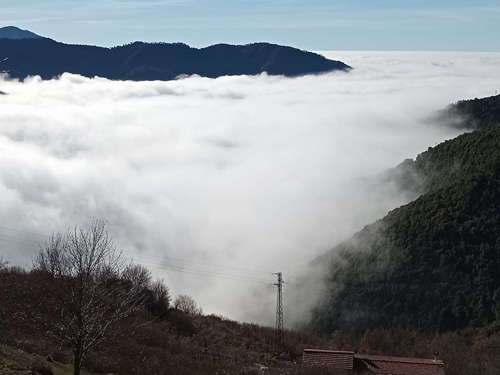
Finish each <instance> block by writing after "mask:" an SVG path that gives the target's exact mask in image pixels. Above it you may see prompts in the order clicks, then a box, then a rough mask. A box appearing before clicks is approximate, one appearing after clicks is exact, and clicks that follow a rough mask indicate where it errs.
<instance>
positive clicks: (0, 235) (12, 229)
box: [0, 226, 305, 286]
mask: <svg viewBox="0 0 500 375" xmlns="http://www.w3.org/2000/svg"><path fill="white" fill-rule="evenodd" d="M0 229H5V230H9V231H13V232H17V233H23V234H29V235H33V236H39V237H44V238H51V236H48V235H45V234H41V233H35V232H29V231H24V230H19V229H14V228H10V227H6V226H0ZM0 237H7V238H9V239H15V240H18V241H19V242H15V241H11V240H7V239H2V238H0V240H2V241H4V242H10V243H15V244H19V245H22V246H29V247H33V248H38V247H39V246H35V245H32V244H27V243H23V242H21V241H29V242H32V243H34V244H38V245H39V242H38V241H35V240H30V239H23V238H18V237H13V236H8V235H5V234H0ZM123 253H126V254H135V255H140V256H145V257H151V258H156V259H165V260H171V261H176V262H182V263H187V264H195V265H201V266H209V267H216V268H221V269H228V270H236V271H244V272H253V273H259V274H264V275H271V274H273V273H272V272H266V271H262V270H254V269H248V268H242V267H233V266H227V265H220V264H214V263H205V262H197V261H192V260H187V259H181V258H173V257H168V256H163V255H151V254H144V253H138V252H133V251H123ZM145 263H148V262H147V261H145ZM149 265H150V266H152V263H149ZM154 266H156V264H154ZM167 267H169V269H170V270H172V271H175V272H181V271H179V269H183V270H187V271H190V272H191V271H196V272H205V273H207V272H210V271H204V270H196V269H189V268H182V267H176V266H170V265H169V266H167ZM172 267H176V268H178V269H177V270H175V269H172ZM155 268H161V267H155ZM186 273H188V272H186ZM191 273H192V272H191ZM210 273H211V274H212V275H219V276H225V277H227V276H229V277H236V278H241V276H239V275H231V274H223V273H216V272H210ZM211 277H213V276H211ZM287 277H288V278H293V279H296V280H305V279H303V278H300V277H295V276H291V275H288V274H287ZM243 278H245V279H246V280H252V281H253V282H265V283H268V282H267V281H264V280H262V279H255V278H251V277H246V276H243ZM294 285H297V284H294ZM299 286H300V285H299Z"/></svg>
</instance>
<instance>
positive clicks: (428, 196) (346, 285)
mask: <svg viewBox="0 0 500 375" xmlns="http://www.w3.org/2000/svg"><path fill="white" fill-rule="evenodd" d="M490 100H493V99H490ZM495 100H496V99H495ZM481 103H485V102H481ZM467 105H468V104H457V108H465V107H463V106H467ZM474 113H476V112H474ZM480 113H481V114H484V113H493V110H491V111H482V112H480ZM475 116H479V115H477V114H476V115H475ZM486 116H487V115H485V118H486ZM477 118H479V117H477ZM485 121H486V120H485ZM483 127H485V126H484V125H483ZM398 175H399V176H400V178H401V180H402V181H405V183H406V185H408V186H411V185H414V184H418V186H419V189H421V191H422V192H424V194H423V195H421V196H420V197H419V198H418V199H416V200H415V201H413V202H411V203H409V204H407V205H405V206H403V207H400V208H398V209H395V210H393V211H392V212H390V213H389V214H388V215H387V216H386V217H385V218H383V219H382V220H379V221H378V222H376V223H374V224H372V225H369V226H367V227H365V228H364V229H363V230H361V231H360V232H358V233H357V234H355V235H354V236H353V237H352V238H351V239H350V240H348V241H346V242H344V243H342V244H340V245H338V246H336V247H335V248H334V249H332V250H331V251H330V252H329V254H327V255H325V256H324V257H323V258H322V259H321V260H320V261H321V262H325V261H328V262H329V263H330V267H329V271H328V277H327V280H326V283H327V285H328V290H329V297H328V298H327V299H325V300H324V301H323V302H322V303H321V305H320V306H318V307H317V309H316V310H315V315H314V321H313V324H314V326H315V327H316V329H317V330H318V331H319V332H321V333H323V334H325V335H327V334H331V332H333V331H335V330H337V329H342V330H345V331H357V332H363V331H364V330H366V329H368V328H376V327H385V328H394V327H405V328H410V329H418V330H423V331H434V332H435V331H450V330H457V329H461V328H467V327H485V326H489V325H490V326H491V325H495V324H496V323H497V322H498V321H500V272H499V271H498V270H499V269H500V127H491V128H488V129H487V130H484V131H478V132H473V133H469V134H464V135H462V136H460V137H458V138H456V139H454V140H450V141H447V142H444V143H443V144H440V145H438V146H436V147H434V148H429V149H428V150H427V151H426V152H424V153H423V154H421V155H419V156H418V157H417V159H416V160H415V161H410V160H407V161H405V163H403V164H402V165H400V166H399V167H398Z"/></svg>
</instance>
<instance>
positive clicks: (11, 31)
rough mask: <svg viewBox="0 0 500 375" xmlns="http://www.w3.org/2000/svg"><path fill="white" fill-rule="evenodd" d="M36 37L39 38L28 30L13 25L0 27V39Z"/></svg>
mask: <svg viewBox="0 0 500 375" xmlns="http://www.w3.org/2000/svg"><path fill="white" fill-rule="evenodd" d="M4 38H5V39H37V38H41V36H40V35H36V34H35V33H32V32H31V31H28V30H21V29H20V28H18V27H15V26H6V27H0V39H4Z"/></svg>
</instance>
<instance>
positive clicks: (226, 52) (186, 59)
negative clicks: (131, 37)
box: [0, 38, 350, 81]
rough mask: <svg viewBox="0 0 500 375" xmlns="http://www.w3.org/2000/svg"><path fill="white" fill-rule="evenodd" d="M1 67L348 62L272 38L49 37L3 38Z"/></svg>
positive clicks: (217, 68)
mask: <svg viewBox="0 0 500 375" xmlns="http://www.w3.org/2000/svg"><path fill="white" fill-rule="evenodd" d="M4 58H8V60H6V61H3V62H1V63H0V71H7V72H8V73H9V75H10V76H11V77H13V78H21V79H22V78H25V77H27V76H34V75H39V76H41V77H42V78H43V79H51V78H53V77H56V76H59V75H61V74H63V73H65V72H68V73H75V74H80V75H83V76H86V77H94V76H99V77H104V78H109V79H115V80H135V81H141V80H171V79H174V78H176V77H177V76H179V75H182V74H186V75H192V74H198V75H201V76H204V77H212V78H213V77H219V76H224V75H243V74H250V75H255V74H260V73H262V72H264V71H265V72H267V73H269V74H271V75H285V76H299V75H304V74H315V73H325V72H329V71H333V70H341V71H347V70H349V69H350V67H349V66H347V65H346V64H344V63H342V62H340V61H334V60H329V59H327V58H325V57H324V56H321V55H318V54H315V53H312V52H307V51H301V50H298V49H296V48H292V47H285V46H280V45H276V44H269V43H254V44H249V45H244V46H233V45H227V44H218V45H214V46H210V47H206V48H201V49H197V48H192V47H189V46H188V45H186V44H183V43H169V44H167V43H142V42H135V43H131V44H128V45H125V46H121V47H114V48H102V47H95V46H85V45H69V44H63V43H59V42H56V41H54V40H51V39H47V38H38V39H0V61H2V60H3V59H4Z"/></svg>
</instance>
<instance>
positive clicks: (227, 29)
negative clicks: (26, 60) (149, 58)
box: [0, 0, 500, 51]
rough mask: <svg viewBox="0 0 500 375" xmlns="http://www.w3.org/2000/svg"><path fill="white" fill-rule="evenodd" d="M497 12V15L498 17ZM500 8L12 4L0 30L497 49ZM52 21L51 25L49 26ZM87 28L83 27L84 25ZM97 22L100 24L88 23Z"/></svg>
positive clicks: (71, 0)
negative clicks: (6, 27) (13, 24)
mask: <svg viewBox="0 0 500 375" xmlns="http://www.w3.org/2000/svg"><path fill="white" fill-rule="evenodd" d="M492 9H493V11H492ZM495 9H498V6H497V4H496V3H495V2H494V1H493V0H481V1H477V2H475V3H474V4H464V3H457V2H456V1H448V0H439V1H429V0H424V1H419V2H412V3H408V2H401V1H395V0H390V1H377V2H371V1H370V2H368V1H347V0H346V1H340V2H338V1H336V2H331V1H328V2H327V1H320V0H312V1H282V0H270V1H221V0H158V1H154V0H147V1H136V0H130V1H127V0H100V1H96V0H86V1H80V0H78V1H77V0H61V1H55V0H52V1H50V2H42V1H37V0H18V1H12V0H8V1H5V2H3V3H2V15H0V23H4V24H5V25H9V24H11V23H13V20H18V21H16V23H17V25H15V26H19V27H22V28H30V27H31V28H34V29H33V30H32V31H34V32H36V33H39V34H42V35H44V36H47V37H50V38H53V39H56V40H60V41H63V42H67V43H82V44H96V45H105V46H113V45H119V44H123V43H128V42H131V41H135V40H143V41H164V42H172V41H183V42H186V43H188V44H191V45H194V46H198V47H200V46H207V45H210V44H215V43H219V42H227V43H233V44H245V43H250V42H255V41H270V42H276V43H280V44H288V45H293V46H297V47H300V48H305V49H333V48H337V49H348V50H367V49H373V48H376V49H383V50H401V49H404V50H493V51H495V50H498V44H497V42H496V39H495V38H494V35H497V34H498V33H500V25H499V24H498V22H496V21H497V20H498V17H497V16H495V15H498V12H495ZM47 19H50V20H47ZM82 21H84V22H82ZM90 21H95V22H90Z"/></svg>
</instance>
